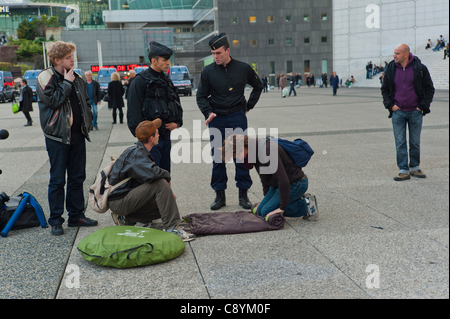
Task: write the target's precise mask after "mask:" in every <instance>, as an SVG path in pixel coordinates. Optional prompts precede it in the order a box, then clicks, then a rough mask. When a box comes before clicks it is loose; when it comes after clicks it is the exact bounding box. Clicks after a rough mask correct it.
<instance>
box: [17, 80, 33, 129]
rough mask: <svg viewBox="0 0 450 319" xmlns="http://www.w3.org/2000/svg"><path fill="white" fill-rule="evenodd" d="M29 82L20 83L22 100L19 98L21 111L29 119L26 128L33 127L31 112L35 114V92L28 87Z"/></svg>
mask: <svg viewBox="0 0 450 319" xmlns="http://www.w3.org/2000/svg"><path fill="white" fill-rule="evenodd" d="M27 84H28V82H27V80H25V79H23V80H22V81H20V98H19V111H22V112H23V114H24V115H25V118H26V119H27V124H25V125H24V126H31V125H33V120H32V119H31V116H30V112H33V104H32V103H33V90H32V89H31V88H30V87H29V86H28V85H27Z"/></svg>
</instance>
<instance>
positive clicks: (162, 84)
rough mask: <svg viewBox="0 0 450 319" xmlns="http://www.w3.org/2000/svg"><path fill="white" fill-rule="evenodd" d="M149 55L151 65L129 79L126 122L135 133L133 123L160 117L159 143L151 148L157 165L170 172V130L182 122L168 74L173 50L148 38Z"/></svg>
mask: <svg viewBox="0 0 450 319" xmlns="http://www.w3.org/2000/svg"><path fill="white" fill-rule="evenodd" d="M147 51H148V59H149V60H150V67H149V68H148V69H147V70H145V71H142V72H140V73H138V74H137V75H136V77H135V78H134V81H133V82H132V83H131V85H130V87H129V92H128V100H127V106H128V111H127V122H128V128H129V129H130V131H131V133H132V134H133V135H134V136H136V134H135V130H136V127H137V126H138V125H139V123H141V122H142V121H145V120H148V121H153V120H156V119H157V118H159V119H161V120H162V125H161V127H160V128H159V130H158V131H159V135H160V137H159V144H158V145H156V146H154V147H153V148H152V150H151V151H150V154H151V155H152V157H153V159H154V160H155V163H156V165H158V166H159V167H161V168H163V169H165V170H166V171H169V172H170V164H171V160H170V150H171V148H172V144H171V141H170V132H171V131H173V130H174V129H176V128H178V127H181V126H182V125H183V109H182V108H181V103H180V98H179V97H178V93H177V89H176V87H175V86H174V85H173V83H172V80H171V79H170V78H169V76H168V75H167V70H168V69H169V66H170V61H169V59H170V57H171V56H172V54H173V51H172V50H171V49H169V48H168V47H166V46H164V45H162V44H160V43H158V42H154V41H153V42H150V43H149V47H148V49H147Z"/></svg>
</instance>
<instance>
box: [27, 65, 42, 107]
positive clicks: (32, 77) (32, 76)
mask: <svg viewBox="0 0 450 319" xmlns="http://www.w3.org/2000/svg"><path fill="white" fill-rule="evenodd" d="M41 71H42V70H28V71H25V74H24V75H23V78H24V79H25V80H27V85H28V86H29V87H30V88H31V89H32V90H33V101H37V94H36V85H37V78H38V75H39V73H41Z"/></svg>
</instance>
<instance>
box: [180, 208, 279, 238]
mask: <svg viewBox="0 0 450 319" xmlns="http://www.w3.org/2000/svg"><path fill="white" fill-rule="evenodd" d="M183 219H184V220H185V221H186V222H187V223H189V224H190V226H191V229H190V231H191V232H192V233H193V234H195V235H220V234H241V233H252V232H261V231H268V230H278V229H281V228H283V227H284V224H285V222H286V220H285V219H284V217H283V215H281V214H275V215H272V216H270V217H269V218H268V220H267V221H266V220H265V219H264V217H261V216H256V215H255V214H253V213H251V212H249V211H239V212H215V213H203V214H190V215H188V216H185V217H184V218H183Z"/></svg>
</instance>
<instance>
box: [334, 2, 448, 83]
mask: <svg viewBox="0 0 450 319" xmlns="http://www.w3.org/2000/svg"><path fill="white" fill-rule="evenodd" d="M370 5H376V6H377V7H378V8H379V15H378V17H379V27H378V26H377V25H376V24H377V23H376V22H377V13H376V8H375V11H373V9H372V10H369V9H370V7H369V9H368V10H369V12H366V8H367V7H368V6H370ZM369 16H371V17H370V18H369V19H368V17H369ZM372 17H374V19H372ZM367 19H368V20H369V21H368V23H367V21H366V20H367ZM374 22H375V23H374ZM371 26H374V28H369V27H371ZM441 34H442V35H444V38H445V39H446V40H447V41H448V40H449V0H333V67H334V69H335V71H336V72H337V73H338V75H340V77H341V78H343V79H344V80H345V79H346V78H349V77H350V75H354V76H355V78H356V80H357V81H360V82H363V81H364V79H365V77H366V76H365V66H366V64H367V62H368V61H372V62H373V63H375V64H377V65H379V64H382V63H383V65H384V61H387V62H390V61H391V60H392V59H393V58H392V55H393V52H394V48H395V47H396V46H397V45H398V44H401V43H406V44H408V45H409V46H410V47H411V51H412V53H413V54H415V55H417V56H419V57H420V55H421V54H425V52H426V51H425V45H426V43H427V40H428V39H431V40H432V42H433V43H434V44H435V43H436V39H437V38H439V35H441ZM426 54H429V52H426ZM377 80H378V77H377V79H376V80H372V81H377Z"/></svg>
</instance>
